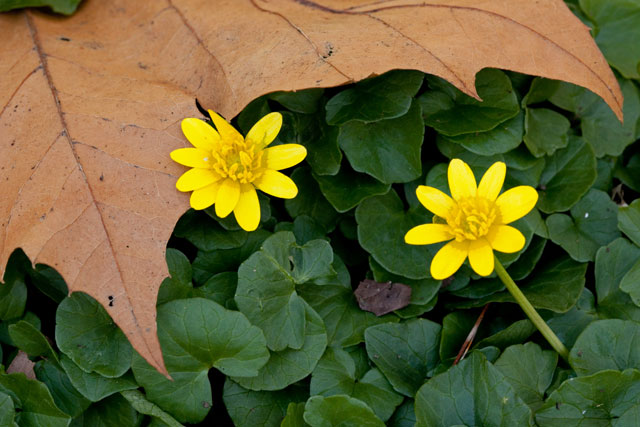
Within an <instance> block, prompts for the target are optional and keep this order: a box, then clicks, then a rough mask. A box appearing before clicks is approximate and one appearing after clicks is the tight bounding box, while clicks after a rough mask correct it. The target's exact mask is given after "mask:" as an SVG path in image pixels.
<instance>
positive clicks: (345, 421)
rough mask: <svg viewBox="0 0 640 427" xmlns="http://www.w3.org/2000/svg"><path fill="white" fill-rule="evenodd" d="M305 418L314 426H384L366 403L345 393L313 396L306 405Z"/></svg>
mask: <svg viewBox="0 0 640 427" xmlns="http://www.w3.org/2000/svg"><path fill="white" fill-rule="evenodd" d="M304 420H305V421H306V422H307V423H309V425H311V426H312V427H331V426H336V425H339V426H343V427H384V423H383V422H382V420H380V418H378V417H376V415H375V414H374V413H373V411H372V410H371V408H370V407H369V406H368V405H367V404H366V403H364V402H362V401H361V400H358V399H355V398H353V397H349V396H346V395H343V394H337V395H334V396H329V397H324V396H312V397H311V398H309V400H307V404H306V405H305V409H304Z"/></svg>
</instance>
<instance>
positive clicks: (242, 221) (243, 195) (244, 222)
mask: <svg viewBox="0 0 640 427" xmlns="http://www.w3.org/2000/svg"><path fill="white" fill-rule="evenodd" d="M233 214H234V215H235V217H236V221H238V225H240V227H242V229H243V230H246V231H253V230H255V229H256V228H258V224H260V202H259V201H258V194H257V193H256V189H255V188H254V187H253V185H251V184H242V186H241V187H240V198H239V199H238V204H237V205H236V207H235V209H234V210H233Z"/></svg>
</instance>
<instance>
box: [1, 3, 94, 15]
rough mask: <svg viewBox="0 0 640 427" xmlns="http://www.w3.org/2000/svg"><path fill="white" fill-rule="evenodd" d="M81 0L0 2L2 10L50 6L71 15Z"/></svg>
mask: <svg viewBox="0 0 640 427" xmlns="http://www.w3.org/2000/svg"><path fill="white" fill-rule="evenodd" d="M80 1H81V0H5V1H3V2H2V3H0V12H6V11H8V10H13V9H20V8H23V7H44V6H48V7H50V8H51V9H52V10H53V11H54V12H56V13H61V14H63V15H71V14H73V13H74V12H75V11H76V8H77V7H78V4H80Z"/></svg>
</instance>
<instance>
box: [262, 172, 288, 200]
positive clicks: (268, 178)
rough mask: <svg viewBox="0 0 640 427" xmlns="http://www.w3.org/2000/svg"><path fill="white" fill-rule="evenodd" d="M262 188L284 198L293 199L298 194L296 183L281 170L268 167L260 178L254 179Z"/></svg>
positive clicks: (268, 192)
mask: <svg viewBox="0 0 640 427" xmlns="http://www.w3.org/2000/svg"><path fill="white" fill-rule="evenodd" d="M253 184H254V185H255V186H256V187H258V188H259V189H260V190H262V191H264V192H265V193H267V194H271V195H272V196H276V197H281V198H283V199H293V198H294V197H296V196H297V195H298V187H296V183H295V182H293V181H292V180H291V178H289V177H288V176H286V175H284V174H282V173H281V172H278V171H274V170H272V169H267V170H265V171H264V173H263V174H262V176H260V178H258V179H256V180H255V181H253Z"/></svg>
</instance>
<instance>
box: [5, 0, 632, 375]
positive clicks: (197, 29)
mask: <svg viewBox="0 0 640 427" xmlns="http://www.w3.org/2000/svg"><path fill="white" fill-rule="evenodd" d="M214 3H215V4H214ZM0 35H1V36H2V40H3V43H2V44H0V75H1V76H2V79H0V180H1V182H2V184H3V185H2V187H1V189H0V200H2V203H1V205H0V269H4V266H5V264H6V261H7V259H8V257H9V255H10V254H11V252H12V251H13V250H14V248H17V247H21V248H23V249H24V251H25V252H26V254H27V255H28V256H29V257H30V258H31V260H33V261H34V262H37V263H44V264H48V265H51V266H52V267H54V268H56V269H57V270H58V271H59V272H60V273H61V274H62V276H63V277H64V278H65V280H66V281H67V283H68V285H69V289H70V290H71V291H72V292H73V291H84V292H87V293H88V294H90V295H92V296H93V297H94V298H96V299H97V300H98V301H100V302H101V303H102V304H103V305H104V306H105V308H106V309H107V311H108V312H109V313H110V315H111V316H112V317H113V319H114V320H115V322H116V323H117V324H118V325H119V326H120V327H121V328H122V330H123V331H124V332H125V333H126V334H127V336H128V338H129V340H130V341H131V343H132V344H133V346H134V347H135V348H136V350H137V351H138V352H139V353H140V354H141V355H142V356H143V357H144V358H145V359H146V360H147V361H148V362H149V363H150V364H151V365H153V366H155V367H156V368H158V369H159V370H160V371H162V372H165V373H166V370H165V369H164V363H163V360H162V354H161V351H160V346H159V343H158V340H157V337H156V323H155V320H156V314H155V301H156V294H157V291H158V287H159V286H160V282H161V280H162V278H163V277H165V276H166V275H167V267H166V263H165V260H164V251H165V245H166V242H167V240H168V238H169V236H170V234H171V231H172V230H173V227H174V225H175V223H176V221H177V219H178V217H179V216H180V215H181V214H182V213H183V212H184V211H185V210H186V209H187V207H188V200H187V199H188V196H187V195H185V194H181V193H179V192H178V191H176V190H175V187H174V184H175V180H176V178H177V177H178V176H179V175H180V174H181V173H182V172H184V170H183V168H181V167H180V166H178V165H177V164H174V163H173V162H172V161H171V160H170V158H169V152H170V151H172V150H173V149H176V148H179V147H182V146H185V145H186V141H185V139H184V138H183V137H182V135H181V132H180V127H179V122H180V120H181V119H182V118H183V117H188V116H198V115H199V114H198V112H197V110H196V108H195V105H194V98H195V97H198V99H199V100H200V101H201V102H202V103H203V105H205V106H207V107H208V108H212V109H214V110H216V111H218V112H220V113H222V114H223V115H225V116H226V117H228V118H231V117H232V116H234V115H235V114H237V113H238V112H239V111H240V110H241V108H243V107H244V106H245V105H246V104H247V103H248V102H250V101H251V100H253V99H254V98H256V97H258V96H260V95H262V94H264V93H268V92H272V91H276V90H297V89H303V88H310V87H328V86H336V85H341V84H344V83H348V82H354V81H357V80H360V79H362V78H365V77H368V76H370V75H373V74H381V73H383V72H385V71H388V70H390V69H394V68H403V69H418V70H422V71H424V72H427V73H432V74H436V75H438V76H440V77H443V78H445V79H447V80H449V81H451V82H452V83H453V84H454V85H455V86H456V87H458V88H459V89H461V90H462V91H463V92H465V93H467V94H469V95H471V96H477V95H476V92H475V88H474V77H475V74H476V72H477V71H479V70H480V69H482V68H485V67H495V68H502V69H509V70H514V71H519V72H522V73H527V74H532V75H540V76H545V77H549V78H552V79H560V80H566V81H569V82H572V83H575V84H578V85H581V86H585V87H588V88H589V89H591V90H592V91H594V92H595V93H597V94H598V95H600V96H602V97H603V98H604V99H605V101H606V102H607V103H608V104H609V105H610V106H611V108H612V109H613V111H614V112H615V113H616V114H617V115H618V117H621V114H622V113H621V105H622V95H621V93H620V90H619V88H618V85H617V82H616V80H615V78H614V76H613V74H612V72H611V70H610V69H609V67H608V65H607V63H606V61H605V60H604V58H603V57H602V55H601V54H600V52H599V51H598V49H597V47H596V45H595V43H594V42H593V40H592V39H591V37H590V35H589V30H588V29H587V27H585V26H584V25H583V24H582V23H581V22H580V21H579V20H578V19H577V18H575V17H574V16H573V15H572V14H571V12H570V11H569V10H568V9H567V8H566V6H565V5H564V3H563V2H562V1H561V0H543V1H538V2H531V1H530V0H511V1H502V2H495V1H477V0H473V1H471V0H468V1H467V0H465V1H463V0H450V1H445V0H440V1H432V2H418V1H409V0H404V1H394V0H390V1H361V0H360V1H354V0H351V1H347V0H332V1H329V0H326V1H322V2H321V1H307V0H269V1H266V0H244V1H241V0H226V1H217V2H211V1H209V0H207V1H205V0H167V1H166V2H165V1H157V2H130V1H125V0H113V1H102V2H101V1H98V0H88V1H86V2H83V3H82V5H81V7H80V9H79V11H78V12H77V13H76V14H75V15H73V16H72V17H70V18H61V17H58V16H53V15H50V14H46V13H42V12H39V11H30V10H28V11H23V12H14V13H9V14H4V15H2V16H0Z"/></svg>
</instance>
